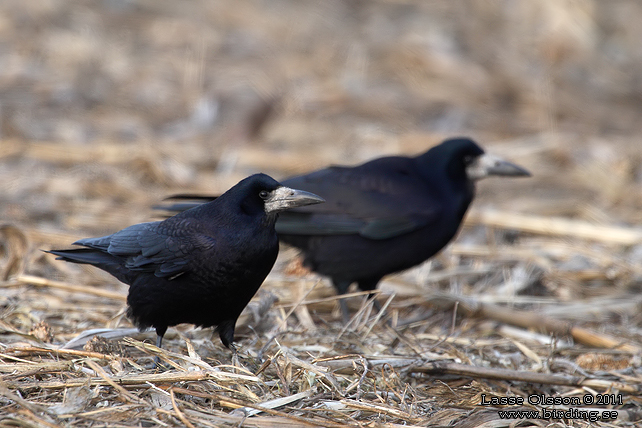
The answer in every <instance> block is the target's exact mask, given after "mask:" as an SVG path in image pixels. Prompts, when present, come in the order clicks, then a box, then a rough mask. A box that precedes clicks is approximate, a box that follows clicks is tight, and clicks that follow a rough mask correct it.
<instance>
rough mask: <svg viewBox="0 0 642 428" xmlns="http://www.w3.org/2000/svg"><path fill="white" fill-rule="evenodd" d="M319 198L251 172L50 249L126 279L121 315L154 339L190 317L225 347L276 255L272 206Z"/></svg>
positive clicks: (275, 211)
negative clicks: (163, 212) (157, 217)
mask: <svg viewBox="0 0 642 428" xmlns="http://www.w3.org/2000/svg"><path fill="white" fill-rule="evenodd" d="M322 201H323V200H322V199H321V198H319V197H318V196H316V195H313V194H311V193H308V192H303V191H299V190H294V189H290V188H288V187H284V186H282V185H281V184H279V183H278V182H277V181H275V180H274V179H272V178H271V177H269V176H267V175H265V174H256V175H252V176H250V177H248V178H246V179H244V180H242V181H241V182H239V183H238V184H237V185H235V186H234V187H232V188H231V189H230V190H228V191H227V192H225V193H224V194H223V195H221V196H220V197H219V198H216V200H214V201H212V202H209V203H206V204H203V205H199V206H197V207H194V208H193V209H190V210H187V211H183V212H181V213H179V214H177V215H175V216H173V217H170V218H168V219H166V220H163V221H157V222H149V223H141V224H136V225H133V226H130V227H127V228H125V229H123V230H121V231H119V232H116V233H114V234H112V235H108V236H103V237H100V238H87V239H81V240H79V241H77V242H74V244H75V245H80V246H83V247H84V248H80V249H71V250H53V251H50V252H51V253H53V254H55V255H57V256H59V257H58V258H59V259H62V260H65V261H68V262H73V263H86V264H91V265H94V266H96V267H98V268H100V269H103V270H105V271H107V272H109V273H110V274H112V275H114V276H115V277H116V278H118V279H119V280H120V281H122V282H124V283H126V284H129V286H130V287H129V294H128V296H127V304H128V316H129V317H130V318H131V319H132V321H133V322H134V324H135V325H136V326H138V327H139V328H141V329H143V328H148V327H154V328H155V329H156V333H157V335H158V340H157V344H158V346H161V344H162V338H163V335H164V334H165V332H166V330H167V328H168V327H170V326H173V325H176V324H179V323H191V324H195V325H197V326H202V327H212V326H216V328H217V330H218V333H219V336H220V338H221V341H222V342H223V344H224V345H225V346H227V347H230V345H231V343H232V342H233V340H234V325H235V323H236V320H237V318H238V317H239V315H240V314H241V311H242V310H243V308H245V306H246V305H247V303H248V302H249V301H250V299H251V298H252V296H253V295H254V293H255V292H256V291H257V290H258V288H259V287H260V285H261V283H262V282H263V280H264V279H265V277H266V276H267V274H268V273H269V272H270V270H271V269H272V266H273V265H274V262H275V260H276V257H277V254H278V238H277V235H276V232H275V229H274V224H275V222H276V219H277V216H278V213H279V212H281V211H283V210H285V209H288V208H292V207H297V206H303V205H308V204H315V203H319V202H322Z"/></svg>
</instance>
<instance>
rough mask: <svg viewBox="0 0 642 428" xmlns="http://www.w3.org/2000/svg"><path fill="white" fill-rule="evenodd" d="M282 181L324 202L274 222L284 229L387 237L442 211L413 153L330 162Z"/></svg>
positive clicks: (284, 231) (432, 218)
mask: <svg viewBox="0 0 642 428" xmlns="http://www.w3.org/2000/svg"><path fill="white" fill-rule="evenodd" d="M283 184H284V185H286V186H290V187H294V188H298V189H304V190H306V191H309V192H313V193H316V194H318V195H319V196H321V197H323V198H324V199H325V200H326V202H325V203H324V204H320V205H315V206H307V207H302V208H298V209H294V210H291V211H287V212H284V213H282V214H281V216H280V217H279V220H278V222H277V224H276V230H277V233H280V234H290V235H337V234H359V235H361V236H363V237H366V238H370V239H386V238H391V237H394V236H398V235H401V234H404V233H408V232H410V231H412V230H415V229H418V228H420V227H423V226H426V225H428V224H430V223H431V222H433V221H435V220H436V219H438V218H439V213H440V211H441V210H442V207H441V204H440V203H439V201H438V200H437V198H436V197H435V196H434V195H433V194H432V192H431V189H429V188H428V187H427V186H426V184H425V180H423V179H422V177H420V176H419V175H418V173H417V172H416V169H415V168H414V163H413V159H412V158H403V157H389V158H381V159H376V160H374V161H372V162H368V163H366V164H364V165H361V166H358V167H353V168H344V167H330V168H326V169H323V170H320V171H317V172H313V173H311V174H307V175H303V176H300V177H294V178H291V179H288V180H285V181H283Z"/></svg>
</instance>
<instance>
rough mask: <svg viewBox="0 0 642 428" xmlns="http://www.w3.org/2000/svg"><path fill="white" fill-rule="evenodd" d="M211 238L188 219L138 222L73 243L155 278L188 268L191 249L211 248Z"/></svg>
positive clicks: (169, 275) (192, 252) (181, 271)
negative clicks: (109, 256)
mask: <svg viewBox="0 0 642 428" xmlns="http://www.w3.org/2000/svg"><path fill="white" fill-rule="evenodd" d="M214 243H215V240H214V239H212V238H211V237H209V236H207V235H204V234H202V233H200V232H199V227H198V224H197V223H194V222H191V221H190V220H189V219H182V220H178V221H176V220H175V219H174V218H171V219H168V220H166V221H163V222H150V223H140V224H136V225H133V226H130V227H127V228H125V229H123V230H121V231H119V232H116V233H114V234H113V235H109V236H104V237H101V238H87V239H81V240H79V241H76V242H74V244H75V245H83V246H85V247H89V248H93V249H96V250H99V251H101V252H104V253H108V254H110V255H111V256H114V257H118V258H121V259H124V260H125V262H124V265H125V267H126V268H127V269H130V270H132V271H144V272H153V273H154V275H155V276H157V277H172V276H176V275H178V274H181V273H184V272H185V271H187V270H189V263H190V261H191V260H193V254H194V253H195V252H199V253H202V252H203V251H207V250H209V249H211V248H212V247H214Z"/></svg>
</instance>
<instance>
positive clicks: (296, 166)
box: [0, 0, 642, 334]
mask: <svg viewBox="0 0 642 428" xmlns="http://www.w3.org/2000/svg"><path fill="white" fill-rule="evenodd" d="M641 20H642V3H640V2H637V1H633V0H610V1H608V2H604V1H598V0H542V1H538V2H533V1H529V0H511V1H464V0H443V1H438V0H434V1H423V0H416V1H413V0H378V1H365V0H362V1H360V0H348V1H333V0H328V1H322V2H318V1H301V0H296V1H288V0H271V1H259V0H255V1H236V0H228V1H225V0H207V1H206V0H190V1H181V2H174V1H159V0H96V1H81V0H41V1H30V2H27V1H19V0H4V1H2V2H0V189H1V191H0V219H1V220H2V222H3V223H4V224H11V225H12V227H14V228H15V230H14V231H13V232H7V230H9V229H7V228H6V227H5V229H4V234H5V235H6V236H5V238H6V240H9V238H7V236H9V235H11V234H12V233H14V232H15V233H14V234H18V235H20V234H22V236H23V238H24V239H23V238H19V239H22V241H24V242H27V243H25V244H24V245H23V246H22V247H20V246H19V245H18V247H16V246H15V245H14V246H13V247H14V248H13V251H14V253H13V255H14V256H15V255H16V254H22V256H21V257H18V258H19V260H17V261H16V260H14V259H15V258H16V257H14V259H12V258H11V257H12V256H11V251H10V250H7V248H5V249H4V250H3V253H2V254H3V260H4V262H3V272H4V273H3V275H4V277H9V274H11V273H16V272H22V271H24V270H25V269H26V271H27V272H29V273H32V274H37V275H40V276H42V277H45V278H49V279H64V280H70V281H72V282H75V283H81V282H84V283H88V282H91V281H92V279H91V278H93V281H94V282H95V283H100V284H103V285H104V284H106V283H107V284H111V285H112V286H113V287H115V288H118V289H119V290H121V291H123V292H126V287H124V286H122V285H121V284H119V283H118V282H117V281H115V280H114V279H113V278H111V277H109V276H106V275H102V274H101V273H100V272H97V270H96V269H93V270H91V269H89V270H88V269H84V268H79V267H77V266H67V265H65V264H63V263H59V262H53V260H52V258H46V257H45V256H44V255H43V254H42V253H41V252H39V251H38V249H39V248H51V247H60V246H67V245H68V244H69V243H70V242H72V241H74V240H75V239H77V238H80V237H84V236H98V235H100V234H107V233H112V232H113V231H115V230H118V229H121V228H123V227H125V226H127V225H130V224H132V223H136V222H141V221H147V220H149V219H150V218H152V217H153V216H154V213H153V212H152V210H151V207H152V206H153V205H155V204H158V203H159V202H160V201H161V200H162V198H164V197H165V196H167V195H170V194H172V193H176V192H192V193H206V192H209V193H217V192H221V191H223V190H225V189H227V188H229V187H230V186H231V185H233V184H234V183H236V182H237V181H238V180H239V179H240V178H242V177H244V176H247V175H249V174H251V173H255V172H259V171H262V172H265V173H268V174H271V175H273V176H274V177H275V178H277V179H279V178H284V177H287V176H289V175H292V174H296V173H303V172H307V171H310V170H312V169H316V168H321V167H325V166H327V165H329V164H356V163H360V162H363V161H366V160H369V159H372V158H374V157H378V156H383V155H388V154H409V155H410V154H416V153H420V152H423V151H425V150H426V149H427V148H429V147H430V146H432V145H434V144H436V143H438V142H440V141H441V140H442V139H444V138H447V137H452V136H459V135H466V136H471V137H473V138H474V139H476V140H477V141H479V142H480V144H481V145H482V146H484V147H485V148H486V149H487V150H488V151H491V152H494V153H497V154H499V155H502V156H504V157H506V158H507V159H509V160H511V161H513V162H516V163H518V164H521V165H523V166H524V167H526V168H528V169H529V170H530V171H531V172H532V173H533V175H534V176H533V177H532V178H530V179H524V180H499V179H494V180H487V181H484V182H482V183H480V185H479V186H478V198H477V199H476V201H475V202H474V204H473V209H472V210H471V217H474V218H477V221H472V222H471V221H469V223H468V224H469V226H467V227H466V228H465V229H464V230H463V233H462V234H461V236H460V238H459V241H458V242H460V243H473V244H483V245H486V244H488V243H490V244H492V243H493V242H495V241H493V239H494V238H493V239H491V238H492V236H491V234H489V233H488V229H487V228H486V227H485V225H484V221H483V219H482V220H479V218H480V217H479V215H477V216H476V217H475V213H480V212H481V213H483V212H484V210H488V209H493V210H497V211H498V212H500V213H509V214H511V215H513V214H515V215H531V216H537V218H539V219H545V218H568V219H571V220H573V221H582V222H586V223H587V224H589V225H596V226H599V225H605V226H609V227H624V228H633V229H635V228H636V227H638V226H639V225H640V224H641V223H642V166H641V160H642V149H641V145H640V137H641V135H642V78H641V76H642V44H641V43H640V41H641V40H642V26H641V25H639V23H640V21H641ZM508 229H510V227H509V228H508ZM517 229H518V231H519V230H521V229H520V228H519V227H517ZM11 230H13V229H11ZM16 230H17V232H16ZM627 230H628V229H627ZM637 230H639V229H635V230H634V232H635V231H637ZM540 232H543V235H544V236H545V237H546V239H547V240H546V241H545V242H544V243H542V241H537V240H533V241H530V242H532V243H533V245H535V246H536V245H539V246H540V247H545V246H546V245H553V244H563V245H566V247H564V248H565V251H562V252H560V251H557V252H555V251H552V252H549V253H546V255H545V256H542V255H541V254H537V253H536V250H533V251H534V252H533V253H528V254H529V255H527V256H524V257H523V258H522V259H521V260H520V263H522V265H521V266H529V268H528V269H527V270H526V272H527V273H528V274H529V275H530V274H533V272H540V273H538V274H537V275H535V274H533V275H535V276H534V278H535V280H534V281H531V282H538V281H539V282H538V283H539V284H540V286H541V285H542V284H544V286H547V287H549V288H548V289H547V290H548V292H552V293H553V295H554V296H555V297H556V298H566V299H572V298H573V297H578V298H579V297H581V296H584V295H585V294H586V293H587V292H586V291H585V290H586V289H587V288H586V287H584V286H585V285H587V284H593V285H594V286H595V284H598V285H600V286H604V287H605V288H604V289H603V290H602V291H600V292H596V293H597V294H600V293H602V294H603V293H607V290H608V292H611V291H612V290H615V289H617V287H615V288H614V287H613V285H620V286H622V287H634V288H635V287H638V286H639V283H640V281H639V278H640V270H639V269H640V268H639V266H640V265H642V246H640V244H639V241H631V240H629V241H627V242H628V243H627V244H626V245H621V244H622V242H621V241H617V240H616V241H617V242H612V240H611V239H610V238H609V237H608V236H604V234H608V231H607V232H604V230H602V229H596V230H595V231H594V232H595V233H594V236H593V238H590V239H588V240H587V239H586V237H584V238H580V239H578V238H577V236H576V235H575V234H574V233H569V235H568V236H565V235H564V233H563V231H562V233H557V234H552V235H551V234H547V233H546V232H547V231H546V228H545V227H543V228H541V230H540ZM506 234H507V233H504V235H506ZM504 235H502V236H504ZM12 236H13V235H12ZM633 236H637V235H635V233H634V234H633ZM509 238H510V236H509V237H508V238H506V239H507V240H508V241H510V239H509ZM513 238H514V236H513ZM513 238H511V239H513ZM531 238H533V237H531ZM535 238H536V237H535ZM513 240H514V239H513ZM500 241H501V240H500ZM508 241H507V242H508ZM12 242H14V241H12ZM15 242H18V241H15ZM498 242H499V241H498ZM16 245H17V244H16ZM5 247H10V245H9V246H8V245H5ZM23 247H24V251H23V252H22V253H20V252H18V253H16V252H15V251H16V250H15V248H23ZM578 248H581V249H582V251H584V252H583V253H582V255H581V257H580V256H578V254H577V253H576V252H579V251H580V250H578ZM445 254H446V256H448V255H449V254H450V253H448V252H446V253H445ZM540 256H541V257H540ZM453 257H455V256H453ZM457 257H458V256H457ZM538 257H539V258H538ZM578 257H579V259H578ZM7 259H8V260H9V261H8V262H7ZM12 260H13V261H12ZM451 260H454V261H453V262H451V265H457V263H459V260H460V259H459V258H456V257H455V259H451ZM12 263H14V264H12ZM477 263H479V262H477ZM511 263H512V264H511V265H509V267H510V268H512V267H514V266H516V264H515V261H514V260H513V261H512V262H511ZM441 264H442V265H446V266H447V265H448V262H447V261H444V260H443V259H442V263H441ZM533 266H536V267H537V269H535V268H533ZM565 269H566V271H570V272H572V273H573V275H571V276H569V275H570V274H562V273H559V272H560V271H564V270H565ZM542 270H543V271H544V272H545V275H548V276H545V277H544V278H545V279H546V278H548V280H547V281H543V282H542V277H541V271H542ZM500 271H501V269H500ZM566 271H565V272H566ZM509 272H513V271H510V270H509ZM578 272H580V273H582V275H580V274H578ZM101 275H102V276H101ZM88 278H90V279H88ZM569 278H570V279H569ZM501 280H502V274H501V273H500V274H499V279H498V280H497V281H495V282H501ZM415 282H416V281H415ZM491 282H492V281H491ZM560 284H571V285H573V287H574V288H571V289H570V291H566V292H561V291H559V290H561V289H562V288H563V287H562V286H561V285H560ZM421 285H422V286H426V287H429V286H430V285H429V284H427V283H425V282H424V283H422V284H421ZM326 288H327V293H328V294H332V291H331V289H330V287H329V286H327V287H326ZM13 290H14V291H13V292H14V293H15V295H14V296H13V297H15V298H19V297H24V296H23V295H22V294H20V293H22V292H23V291H21V289H20V288H17V289H13ZM580 290H584V291H580ZM627 290H629V291H630V290H631V289H630V288H627ZM531 291H532V290H531ZM544 291H546V290H544ZM553 291H554V292H553ZM620 291H622V290H621V289H620ZM539 292H540V293H541V292H542V290H541V289H540V290H539ZM8 293H9V292H8ZM9 294H11V293H9ZM67 298H68V297H67ZM119 304H122V302H121V303H119ZM62 307H64V305H63V306H55V305H54V306H45V307H43V308H42V309H43V315H42V316H43V317H45V318H46V317H50V316H51V314H52V313H54V312H55V311H56V310H59V309H60V308H62ZM55 308H57V309H55ZM112 315H113V313H112ZM79 316H81V315H79ZM106 319H109V318H108V317H107V318H106ZM36 321H38V319H37V318H36V319H34V320H31V321H25V320H22V321H20V322H21V323H23V322H24V323H27V327H29V323H31V322H36ZM50 321H51V322H54V321H53V320H50ZM61 322H62V321H61ZM101 322H102V321H101ZM54 324H55V322H54ZM81 324H82V323H81ZM99 324H100V323H99ZM27 327H26V328H27ZM62 327H63V324H60V325H59V326H58V328H59V330H60V331H59V332H60V333H61V334H62V333H63V331H62V330H64V329H63V328H62Z"/></svg>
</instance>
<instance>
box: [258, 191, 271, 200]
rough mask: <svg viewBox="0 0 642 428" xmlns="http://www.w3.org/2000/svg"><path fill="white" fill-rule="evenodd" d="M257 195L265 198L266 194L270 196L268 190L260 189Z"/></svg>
mask: <svg viewBox="0 0 642 428" xmlns="http://www.w3.org/2000/svg"><path fill="white" fill-rule="evenodd" d="M259 196H260V198H261V199H267V198H268V196H270V192H268V191H267V190H261V191H260V192H259Z"/></svg>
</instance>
